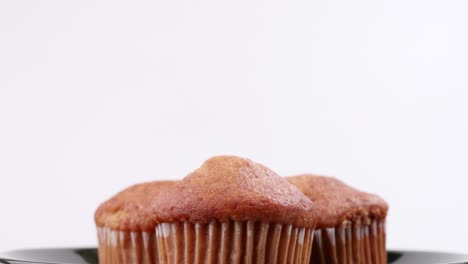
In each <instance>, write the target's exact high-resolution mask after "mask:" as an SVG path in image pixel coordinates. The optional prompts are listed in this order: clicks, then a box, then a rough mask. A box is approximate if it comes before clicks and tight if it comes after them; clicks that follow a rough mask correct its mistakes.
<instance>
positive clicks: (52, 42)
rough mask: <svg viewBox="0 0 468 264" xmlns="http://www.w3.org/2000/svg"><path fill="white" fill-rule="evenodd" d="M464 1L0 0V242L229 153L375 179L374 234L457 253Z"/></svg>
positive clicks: (81, 217) (61, 223)
mask: <svg viewBox="0 0 468 264" xmlns="http://www.w3.org/2000/svg"><path fill="white" fill-rule="evenodd" d="M467 13H468V2H467V1H464V0H460V1H457V0H454V1H431V0H429V1H428V0H409V1H408V0H391V1H390V0H389V1H375V0H369V1H346V0H331V1H328V0H327V1H307V0H281V1H279V0H271V1H264V0H236V1H226V0H155V1H128V2H126V1H125V2H121V1H103V2H97V1H2V2H0V210H1V212H0V251H2V250H8V249H14V248H24V247H46V246H88V245H91V246H92V245H95V244H96V238H95V229H94V222H93V213H94V210H95V208H96V207H97V206H98V204H99V203H100V202H101V201H103V200H104V199H106V198H108V197H109V196H110V195H112V194H114V193H115V192H116V191H118V190H120V189H122V188H124V187H126V186H128V185H130V184H133V183H137V182H141V181H148V180H154V179H165V178H174V179H175V178H180V177H183V176H184V175H185V174H187V173H188V172H190V171H192V170H193V169H195V168H196V167H197V166H199V165H200V164H201V162H202V161H203V160H205V159H206V158H208V157H210V156H212V155H216V154H236V155H241V156H246V157H250V158H251V159H253V160H255V161H258V162H260V163H263V164H265V165H267V166H269V167H271V168H272V169H273V170H276V171H277V172H278V173H279V174H281V175H288V174H295V173H300V172H315V173H321V174H328V175H335V176H338V177H340V178H341V179H343V180H345V181H347V182H348V183H350V184H352V185H354V186H357V187H359V188H362V189H364V190H368V191H373V192H376V193H379V194H381V195H382V196H383V197H384V198H386V199H387V200H388V202H389V203H390V205H391V211H390V215H389V219H388V245H389V247H391V248H404V249H429V250H431V249H432V250H445V251H455V252H457V251H458V252H464V253H468V244H467V243H466V237H467V236H468V227H467V224H466V223H468V210H467V205H466V204H467V202H468V192H467V191H466V188H467V187H468V180H467V177H468V168H467V161H468V136H467V135H468V122H467V114H468V104H467V100H468V91H467V89H468V75H467V73H468V15H467Z"/></svg>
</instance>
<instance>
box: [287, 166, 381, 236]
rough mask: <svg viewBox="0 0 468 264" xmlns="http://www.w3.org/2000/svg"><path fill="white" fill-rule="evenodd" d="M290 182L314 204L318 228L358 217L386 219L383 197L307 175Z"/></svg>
mask: <svg viewBox="0 0 468 264" xmlns="http://www.w3.org/2000/svg"><path fill="white" fill-rule="evenodd" d="M287 179H288V180H289V182H291V183H292V184H294V185H295V186H296V187H297V188H298V189H299V190H301V191H302V192H303V193H304V194H305V195H306V196H307V197H309V198H310V199H311V200H312V202H314V211H315V212H316V213H317V215H318V219H317V221H318V222H317V228H323V227H335V226H338V225H340V224H342V223H346V222H347V221H354V220H356V219H357V218H358V217H364V218H365V219H383V218H385V216H386V215H387V211H388V204H387V203H386V202H385V201H384V200H383V199H382V198H380V197H379V196H377V195H375V194H370V193H366V192H362V191H359V190H357V189H354V188H352V187H350V186H348V185H347V184H345V183H343V182H342V181H340V180H337V179H335V178H332V177H326V176H317V175H311V174H304V175H298V176H293V177H287Z"/></svg>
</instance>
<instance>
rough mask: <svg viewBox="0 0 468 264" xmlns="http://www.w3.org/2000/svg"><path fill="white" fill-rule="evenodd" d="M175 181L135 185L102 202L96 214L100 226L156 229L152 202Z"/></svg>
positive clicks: (130, 229) (136, 229) (125, 228)
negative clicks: (151, 206)
mask: <svg viewBox="0 0 468 264" xmlns="http://www.w3.org/2000/svg"><path fill="white" fill-rule="evenodd" d="M174 183H175V182H174V181H154V182H147V183H141V184H136V185H133V186H131V187H129V188H127V189H125V190H123V191H121V192H119V193H118V194H116V195H114V196H113V197H112V198H110V199H109V200H107V201H105V202H104V203H102V204H101V205H100V206H99V207H98V209H97V210H96V212H95V214H94V219H95V222H96V225H97V226H98V227H107V228H111V229H114V230H125V231H154V227H155V223H154V222H153V217H152V213H151V209H150V204H151V202H153V200H154V199H155V198H156V197H157V196H158V195H159V193H160V192H161V191H162V190H164V189H166V188H168V187H169V186H171V185H173V184H174Z"/></svg>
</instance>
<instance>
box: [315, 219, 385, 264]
mask: <svg viewBox="0 0 468 264" xmlns="http://www.w3.org/2000/svg"><path fill="white" fill-rule="evenodd" d="M314 240H315V242H314V244H313V249H312V256H311V263H314V264H335V263H340V264H346V263H369V264H384V263H387V252H386V247H385V220H369V219H366V220H364V221H363V220H361V219H358V220H357V221H355V222H353V223H351V222H347V223H343V224H342V225H341V226H339V227H334V228H333V227H332V228H322V229H317V230H315V231H314Z"/></svg>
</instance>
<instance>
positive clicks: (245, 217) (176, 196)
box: [152, 156, 316, 228]
mask: <svg viewBox="0 0 468 264" xmlns="http://www.w3.org/2000/svg"><path fill="white" fill-rule="evenodd" d="M152 207H153V212H154V215H155V222H156V223H173V222H179V221H188V222H191V223H195V224H207V223H209V222H211V221H213V220H217V221H219V222H227V221H231V220H232V221H260V222H269V223H279V224H293V225H295V226H299V227H307V228H313V227H314V226H315V223H316V220H315V218H316V217H315V213H313V210H312V209H313V204H312V202H311V201H310V200H309V199H308V198H307V197H306V196H305V195H304V194H302V193H301V192H300V191H299V190H298V189H297V188H295V187H294V186H292V185H291V184H290V183H289V182H288V181H287V180H286V179H284V178H282V177H280V176H278V175H277V174H276V173H275V172H273V171H271V170H270V169H268V168H267V167H265V166H262V165H260V164H257V163H255V162H252V161H251V160H248V159H245V158H240V157H235V156H216V157H213V158H210V159H208V160H207V161H205V162H204V164H203V165H202V166H201V167H200V168H198V169H197V170H195V171H194V172H192V173H191V174H189V175H188V176H186V177H185V178H184V179H183V180H181V181H180V182H178V183H176V184H175V185H173V186H172V187H171V188H169V189H167V190H166V191H164V192H163V193H162V194H161V195H160V196H159V199H157V200H156V201H155V202H154V203H153V204H152Z"/></svg>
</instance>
